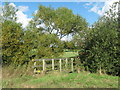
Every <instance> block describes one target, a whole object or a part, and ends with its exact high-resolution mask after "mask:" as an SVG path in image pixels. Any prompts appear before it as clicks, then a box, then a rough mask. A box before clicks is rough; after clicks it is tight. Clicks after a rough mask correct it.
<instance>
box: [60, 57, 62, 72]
mask: <svg viewBox="0 0 120 90" xmlns="http://www.w3.org/2000/svg"><path fill="white" fill-rule="evenodd" d="M61 65H62V62H61V59H60V72H61V71H62V70H61Z"/></svg>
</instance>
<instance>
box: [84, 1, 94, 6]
mask: <svg viewBox="0 0 120 90" xmlns="http://www.w3.org/2000/svg"><path fill="white" fill-rule="evenodd" d="M92 4H93V2H89V3H86V4H85V6H90V5H92Z"/></svg>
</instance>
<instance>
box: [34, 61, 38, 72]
mask: <svg viewBox="0 0 120 90" xmlns="http://www.w3.org/2000/svg"><path fill="white" fill-rule="evenodd" d="M34 66H36V62H34ZM36 71H37V70H36V68H34V73H36Z"/></svg>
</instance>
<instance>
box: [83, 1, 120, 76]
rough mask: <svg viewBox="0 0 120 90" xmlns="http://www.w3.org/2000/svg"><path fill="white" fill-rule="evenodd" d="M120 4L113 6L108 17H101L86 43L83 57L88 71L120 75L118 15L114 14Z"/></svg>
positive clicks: (107, 13)
mask: <svg viewBox="0 0 120 90" xmlns="http://www.w3.org/2000/svg"><path fill="white" fill-rule="evenodd" d="M117 4H118V3H115V4H113V6H112V7H111V9H110V10H109V11H108V12H106V15H105V16H103V17H101V18H100V19H99V20H98V21H97V22H96V23H95V24H94V27H93V28H92V30H91V32H90V33H89V36H91V37H89V41H86V42H85V44H86V46H85V48H84V52H85V53H87V54H86V55H83V56H84V58H83V56H82V55H81V58H82V60H83V61H82V62H84V66H85V67H86V69H87V68H88V70H90V71H91V72H97V71H99V72H100V73H102V72H104V73H107V74H112V75H119V64H118V61H119V59H120V56H119V55H118V53H120V47H119V46H120V45H119V39H120V38H119V33H120V32H119V29H118V17H117V15H118V13H117V12H114V10H115V9H116V6H117Z"/></svg>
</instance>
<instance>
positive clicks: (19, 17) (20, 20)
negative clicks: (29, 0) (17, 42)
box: [9, 3, 32, 28]
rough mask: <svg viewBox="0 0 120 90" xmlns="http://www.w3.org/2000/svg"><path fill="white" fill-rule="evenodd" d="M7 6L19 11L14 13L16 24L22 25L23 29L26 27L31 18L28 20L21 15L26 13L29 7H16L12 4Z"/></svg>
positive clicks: (24, 15) (25, 16)
mask: <svg viewBox="0 0 120 90" xmlns="http://www.w3.org/2000/svg"><path fill="white" fill-rule="evenodd" d="M9 5H12V6H13V7H15V8H18V9H19V10H18V11H17V12H16V16H17V22H18V23H22V26H23V28H25V27H26V26H27V25H28V23H29V21H30V20H31V19H32V18H28V16H27V15H26V14H24V13H23V12H26V11H28V9H29V7H28V6H18V7H17V6H16V5H15V4H14V3H10V4H9Z"/></svg>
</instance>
